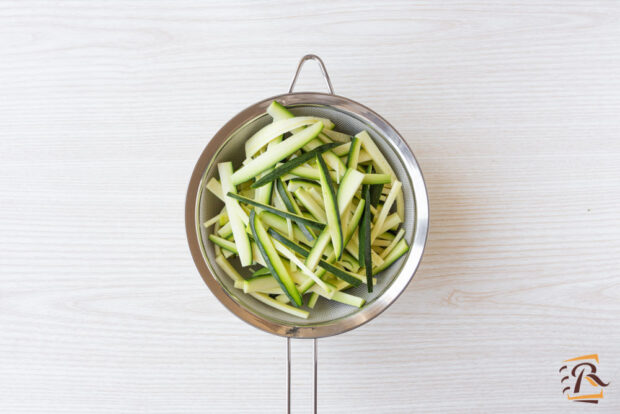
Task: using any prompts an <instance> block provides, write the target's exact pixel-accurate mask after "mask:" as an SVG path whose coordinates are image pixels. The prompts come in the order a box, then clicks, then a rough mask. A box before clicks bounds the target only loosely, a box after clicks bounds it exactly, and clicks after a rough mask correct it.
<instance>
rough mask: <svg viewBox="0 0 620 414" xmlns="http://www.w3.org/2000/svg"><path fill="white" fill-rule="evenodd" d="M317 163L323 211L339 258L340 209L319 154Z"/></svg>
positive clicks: (341, 247)
mask: <svg viewBox="0 0 620 414" xmlns="http://www.w3.org/2000/svg"><path fill="white" fill-rule="evenodd" d="M316 159H317V162H318V164H319V173H320V178H321V189H322V190H323V200H324V202H325V213H326V215H327V225H328V227H329V232H330V234H331V238H332V244H333V245H334V252H335V253H336V258H337V259H338V260H340V258H341V257H342V252H343V250H344V243H343V242H344V240H343V237H342V222H341V220H340V209H339V208H338V200H337V198H336V191H335V190H334V184H333V183H332V178H331V177H330V175H329V171H328V170H327V165H325V161H324V160H323V157H322V156H321V155H317V156H316Z"/></svg>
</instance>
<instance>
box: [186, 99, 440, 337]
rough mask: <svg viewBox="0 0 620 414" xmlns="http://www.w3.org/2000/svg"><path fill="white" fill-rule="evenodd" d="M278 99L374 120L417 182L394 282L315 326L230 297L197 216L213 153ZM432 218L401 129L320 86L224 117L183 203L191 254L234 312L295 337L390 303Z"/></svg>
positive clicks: (339, 326)
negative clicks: (409, 231)
mask: <svg viewBox="0 0 620 414" xmlns="http://www.w3.org/2000/svg"><path fill="white" fill-rule="evenodd" d="M273 100H277V101H278V102H280V103H282V104H283V105H285V106H294V105H301V104H303V105H318V106H327V107H331V108H333V109H336V110H340V111H342V112H345V113H349V114H351V115H352V116H354V117H356V118H358V119H360V120H361V121H363V122H364V123H366V124H368V125H370V126H372V127H373V128H375V129H376V130H377V131H379V132H380V133H381V134H382V135H383V136H384V137H385V138H386V139H387V140H389V141H390V144H392V145H393V147H394V148H395V150H396V152H397V154H398V156H399V157H400V159H401V160H402V162H403V163H404V167H405V171H406V172H407V174H408V175H409V179H410V180H411V183H412V186H413V193H414V199H415V203H416V205H415V208H416V215H415V227H414V229H415V231H414V238H413V242H412V244H411V248H410V250H409V253H408V255H407V257H406V258H405V262H404V263H403V265H402V267H401V273H400V274H399V275H398V276H397V277H396V278H395V280H394V281H393V282H392V284H391V285H390V286H389V287H388V288H387V289H386V290H385V292H383V294H382V295H380V296H379V297H377V298H376V299H375V300H374V301H372V302H370V303H368V304H366V305H365V306H364V307H363V308H361V309H360V310H359V311H358V312H356V313H353V314H351V315H349V316H345V317H342V318H339V319H336V320H334V321H330V322H327V323H323V324H319V325H312V326H294V325H284V324H279V323H275V322H273V321H270V320H268V319H265V318H262V317H260V316H259V315H256V314H254V313H253V312H251V311H249V310H248V309H246V308H245V307H244V306H243V305H241V304H240V303H238V302H237V301H236V300H235V299H234V298H232V297H231V296H230V295H229V294H228V293H227V292H226V290H225V289H224V288H223V287H222V285H221V284H220V282H219V281H218V280H217V278H216V277H215V276H214V274H213V273H212V270H211V267H212V266H211V265H210V264H209V263H207V262H206V260H205V256H204V255H203V253H202V250H201V243H200V240H199V237H200V231H199V230H200V222H199V220H198V200H199V198H198V197H199V194H200V192H201V183H202V178H203V176H204V175H205V172H206V171H207V169H209V168H210V167H211V165H210V164H211V161H212V160H213V159H215V155H216V154H217V152H218V150H219V149H220V147H221V146H222V145H223V144H224V143H225V142H226V140H227V139H228V137H230V136H231V135H232V133H233V132H234V131H236V130H237V129H239V128H240V127H241V126H243V125H245V124H247V123H248V122H251V121H252V120H254V119H256V118H257V117H258V116H260V115H262V114H264V113H265V111H266V110H267V107H268V106H269V104H270V103H271V102H272V101H273ZM428 224H429V211H428V196H427V192H426V186H425V184H424V178H423V176H422V171H421V170H420V167H419V165H418V163H417V161H416V159H415V157H414V156H413V153H412V152H411V149H410V148H409V147H408V145H407V143H406V142H405V140H404V139H403V138H402V137H401V136H400V134H399V133H398V132H397V131H396V130H395V129H394V128H393V127H392V126H391V125H390V124H389V123H388V122H387V121H386V120H385V119H383V118H382V117H381V116H379V115H378V114H377V113H375V112H374V111H372V110H371V109H369V108H367V107H365V106H364V105H362V104H359V103H357V102H355V101H352V100H350V99H348V98H344V97H342V96H338V95H331V94H325V93H316V92H299V93H290V94H284V95H279V96H274V97H271V98H268V99H265V100H263V101H261V102H258V103H256V104H254V105H252V106H250V107H248V108H246V109H245V110H243V111H241V112H240V113H239V114H237V115H236V116H235V117H234V118H232V119H231V120H230V121H228V122H227V123H226V125H224V126H223V127H222V128H221V129H220V130H219V131H218V132H217V133H216V134H215V136H214V137H213V139H211V141H210V142H209V143H208V145H207V147H206V148H205V149H204V151H203V152H202V154H201V155H200V158H199V159H198V162H197V163H196V166H195V168H194V172H193V173H192V177H191V179H190V183H189V188H188V190H187V198H186V205H185V227H186V231H187V240H188V243H189V248H190V251H191V253H192V257H193V259H194V262H195V264H196V267H197V268H198V271H199V272H200V275H201V276H202V278H203V280H204V281H205V283H206V284H207V286H208V287H209V289H210V290H211V292H213V294H214V295H215V296H216V297H217V299H218V300H219V301H220V302H222V303H223V304H224V306H226V307H227V308H228V309H229V310H230V311H231V312H233V313H234V314H235V315H237V316H238V317H239V318H241V319H242V320H244V321H245V322H247V323H249V324H250V325H253V326H255V327H257V328H259V329H262V330H264V331H266V332H269V333H273V334H276V335H280V336H286V337H295V338H319V337H325V336H331V335H337V334H340V333H343V332H346V331H349V330H351V329H354V328H357V327H358V326H360V325H362V324H364V323H366V322H368V321H370V320H371V319H373V318H375V317H376V316H378V315H379V314H380V313H381V312H383V311H384V310H385V309H387V308H388V307H389V306H390V305H391V304H392V303H393V302H394V301H395V300H396V299H397V298H398V296H400V294H401V293H402V292H403V291H404V290H405V288H406V287H407V285H408V284H409V282H410V281H411V279H412V278H413V275H414V274H415V272H416V270H417V268H418V265H419V264H420V260H421V259H422V254H423V252H424V246H425V244H426V237H427V232H428Z"/></svg>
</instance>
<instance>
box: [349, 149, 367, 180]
mask: <svg viewBox="0 0 620 414" xmlns="http://www.w3.org/2000/svg"><path fill="white" fill-rule="evenodd" d="M361 148H362V141H361V140H360V139H359V138H357V137H355V138H353V141H351V148H350V149H349V155H348V156H347V168H350V169H352V170H355V169H356V168H357V163H358V159H359V156H360V149H361ZM365 184H366V183H365Z"/></svg>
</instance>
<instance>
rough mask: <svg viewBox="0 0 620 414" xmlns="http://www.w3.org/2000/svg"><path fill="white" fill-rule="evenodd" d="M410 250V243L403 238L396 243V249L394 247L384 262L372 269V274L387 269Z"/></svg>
mask: <svg viewBox="0 0 620 414" xmlns="http://www.w3.org/2000/svg"><path fill="white" fill-rule="evenodd" d="M408 250H409V245H408V244H407V242H406V241H405V239H401V240H400V241H399V242H398V243H396V246H395V247H394V249H392V251H391V252H390V253H389V254H388V255H387V256H386V257H385V260H384V261H383V264H381V265H379V266H377V267H375V268H374V269H372V274H373V275H376V274H377V273H379V272H381V271H383V270H385V269H386V268H387V267H388V266H390V265H391V264H392V263H394V262H395V261H397V260H398V259H400V257H401V256H402V255H404V254H405V253H407V251H408Z"/></svg>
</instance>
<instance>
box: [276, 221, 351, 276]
mask: <svg viewBox="0 0 620 414" xmlns="http://www.w3.org/2000/svg"><path fill="white" fill-rule="evenodd" d="M268 232H269V235H270V236H271V237H273V238H274V239H275V240H277V241H279V242H280V243H282V244H283V245H285V246H287V247H288V248H289V249H291V250H293V251H294V252H295V253H297V254H299V255H301V256H303V257H308V255H309V254H310V252H309V251H308V250H306V249H304V248H303V247H301V246H299V245H297V244H295V243H294V242H293V241H291V240H289V239H287V238H286V237H284V236H283V235H282V234H280V233H278V232H277V231H275V230H274V229H269V231H268ZM318 265H319V266H320V267H322V268H323V269H325V270H326V271H328V272H330V273H331V274H333V275H334V276H336V277H337V278H339V279H342V280H344V281H345V282H348V283H350V284H351V285H353V286H359V285H360V280H359V279H358V278H356V277H355V276H352V275H351V274H350V273H349V272H347V271H346V270H342V269H339V268H338V267H336V266H333V265H332V264H330V263H328V262H326V261H325V260H319V264H318Z"/></svg>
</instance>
